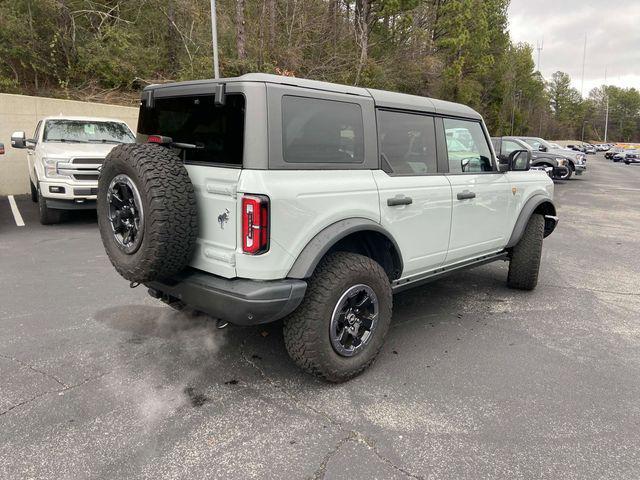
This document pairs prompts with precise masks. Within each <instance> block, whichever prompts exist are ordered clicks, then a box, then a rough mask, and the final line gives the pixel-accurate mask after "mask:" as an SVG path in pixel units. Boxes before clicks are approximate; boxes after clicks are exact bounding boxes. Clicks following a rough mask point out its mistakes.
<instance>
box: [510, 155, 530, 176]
mask: <svg viewBox="0 0 640 480" xmlns="http://www.w3.org/2000/svg"><path fill="white" fill-rule="evenodd" d="M530 168H531V152H530V151H529V150H514V151H513V152H511V154H510V155H509V170H511V171H512V172H526V171H527V170H529V169H530Z"/></svg>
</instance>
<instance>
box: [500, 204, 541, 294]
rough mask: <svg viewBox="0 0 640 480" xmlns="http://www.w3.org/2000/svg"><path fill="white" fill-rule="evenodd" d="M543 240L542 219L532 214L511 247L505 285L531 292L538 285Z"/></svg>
mask: <svg viewBox="0 0 640 480" xmlns="http://www.w3.org/2000/svg"><path fill="white" fill-rule="evenodd" d="M543 238H544V217H543V216H542V215H538V214H533V215H531V218H530V219H529V223H528V224H527V226H526V228H525V229H524V234H523V235H522V238H521V239H520V241H519V242H518V244H517V245H516V246H515V247H513V250H512V252H511V261H510V262H509V276H508V277H507V284H508V285H509V287H510V288H516V289H518V290H533V289H534V288H536V285H537V284H538V272H539V270H540V257H541V256H542V240H543Z"/></svg>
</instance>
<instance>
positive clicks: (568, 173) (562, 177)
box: [559, 165, 573, 180]
mask: <svg viewBox="0 0 640 480" xmlns="http://www.w3.org/2000/svg"><path fill="white" fill-rule="evenodd" d="M572 176H573V170H572V169H571V165H567V166H566V167H565V173H563V174H562V175H560V177H559V178H560V180H569V179H571V177H572Z"/></svg>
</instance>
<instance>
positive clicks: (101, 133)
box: [42, 120, 136, 143]
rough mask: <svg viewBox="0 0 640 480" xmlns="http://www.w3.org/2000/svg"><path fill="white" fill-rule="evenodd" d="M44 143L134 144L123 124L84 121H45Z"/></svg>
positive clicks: (133, 138)
mask: <svg viewBox="0 0 640 480" xmlns="http://www.w3.org/2000/svg"><path fill="white" fill-rule="evenodd" d="M42 140H43V141H44V142H70V143H134V142H135V141H136V139H135V137H134V136H133V133H131V130H129V127H127V126H126V125H125V124H124V123H120V122H92V121H86V120H47V121H46V123H45V124H44V133H43V135H42Z"/></svg>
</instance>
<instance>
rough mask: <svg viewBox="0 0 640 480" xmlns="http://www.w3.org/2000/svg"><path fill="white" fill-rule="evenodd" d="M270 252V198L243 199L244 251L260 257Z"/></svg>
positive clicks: (258, 196)
mask: <svg viewBox="0 0 640 480" xmlns="http://www.w3.org/2000/svg"><path fill="white" fill-rule="evenodd" d="M267 250H269V197H266V196H264V195H245V196H244V197H242V251H243V252H244V253H246V254H249V255H259V254H261V253H264V252H266V251H267Z"/></svg>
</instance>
